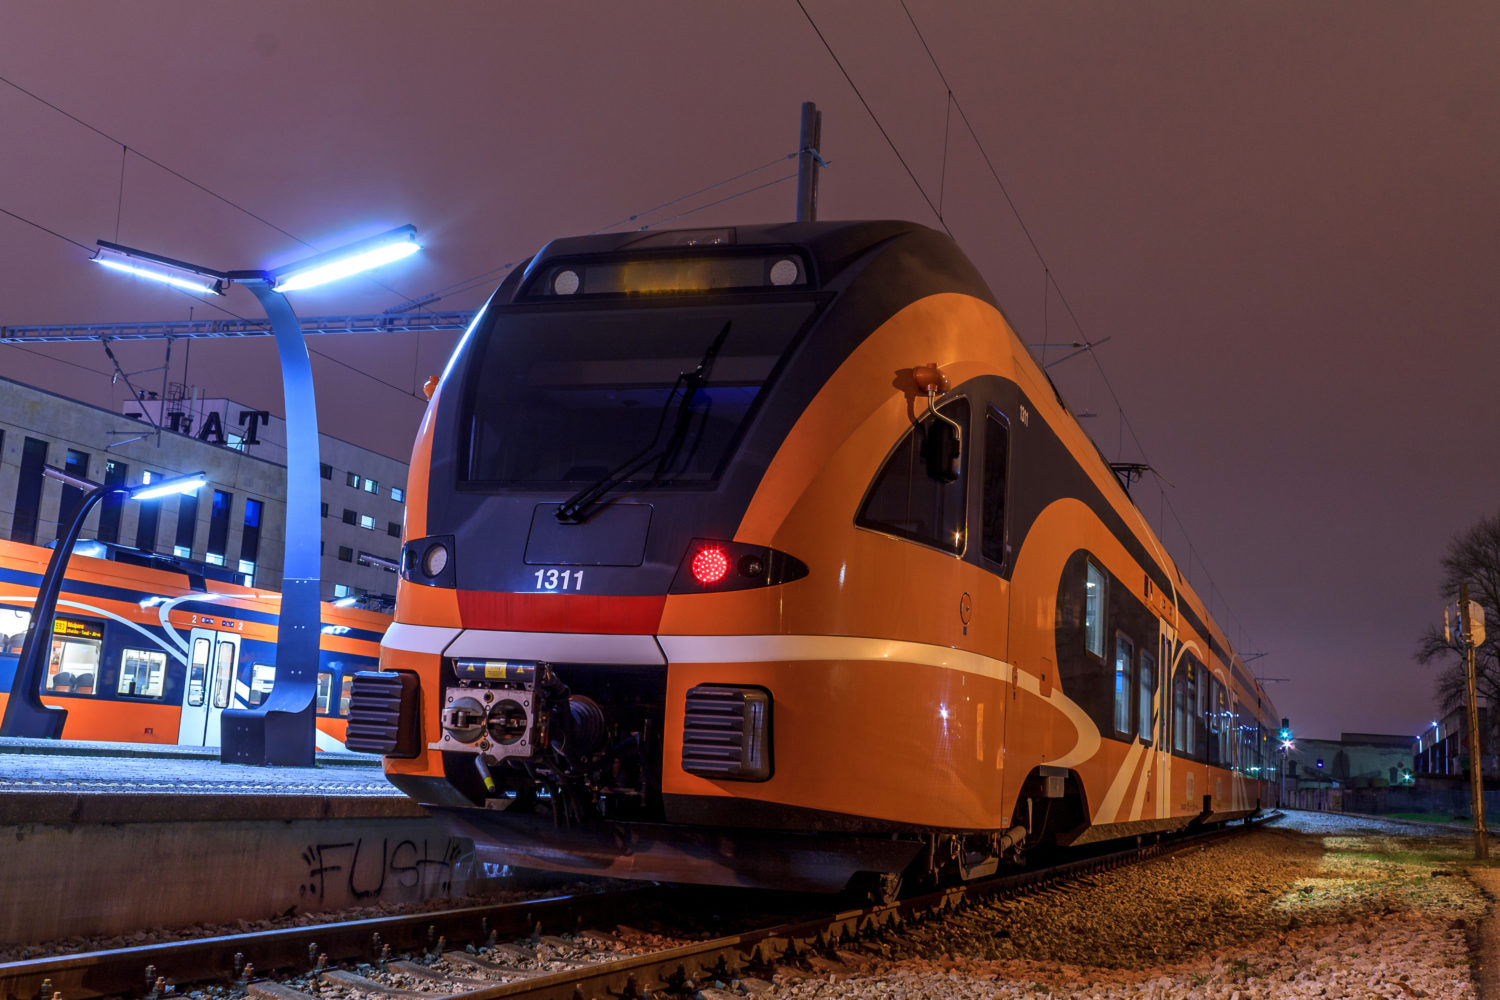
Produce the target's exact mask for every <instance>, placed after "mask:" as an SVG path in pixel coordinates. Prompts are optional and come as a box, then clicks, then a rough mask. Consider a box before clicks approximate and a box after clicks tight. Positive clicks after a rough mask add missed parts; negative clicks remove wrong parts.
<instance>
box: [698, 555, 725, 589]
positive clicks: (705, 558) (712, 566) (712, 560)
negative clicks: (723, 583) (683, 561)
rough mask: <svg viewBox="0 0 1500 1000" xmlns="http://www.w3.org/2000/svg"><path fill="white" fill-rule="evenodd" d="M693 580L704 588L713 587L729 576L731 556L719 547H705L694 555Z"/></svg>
mask: <svg viewBox="0 0 1500 1000" xmlns="http://www.w3.org/2000/svg"><path fill="white" fill-rule="evenodd" d="M690 568H691V569H692V573H693V579H694V580H697V581H698V582H699V583H701V584H702V585H703V586H705V587H708V586H712V585H713V584H715V583H718V582H719V581H720V580H722V579H724V577H726V576H728V575H729V555H728V553H726V552H725V551H724V549H723V548H722V547H721V546H718V545H705V546H704V547H703V548H701V549H699V550H698V551H697V552H695V553H693V562H692V565H691V567H690Z"/></svg>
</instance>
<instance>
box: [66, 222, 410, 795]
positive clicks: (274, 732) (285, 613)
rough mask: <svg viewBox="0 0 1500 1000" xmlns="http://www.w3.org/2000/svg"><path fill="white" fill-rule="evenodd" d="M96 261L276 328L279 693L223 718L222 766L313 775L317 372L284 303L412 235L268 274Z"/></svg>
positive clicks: (128, 252) (115, 249) (116, 252)
mask: <svg viewBox="0 0 1500 1000" xmlns="http://www.w3.org/2000/svg"><path fill="white" fill-rule="evenodd" d="M96 242H97V243H98V245H99V255H98V256H97V257H95V258H94V259H95V260H96V261H97V262H98V263H100V264H104V265H106V266H109V267H112V268H114V269H116V270H127V271H129V272H130V273H132V274H136V275H139V276H141V277H144V278H148V279H150V280H153V281H161V282H164V283H166V284H171V285H177V286H178V287H182V285H181V283H182V282H186V283H187V284H188V286H190V290H192V291H195V292H201V293H203V294H209V295H213V294H217V295H223V294H224V293H225V290H226V289H227V288H228V287H229V286H230V285H232V284H236V283H238V284H241V285H244V286H245V287H246V288H247V289H249V290H250V292H251V294H253V295H254V296H255V298H256V301H258V302H259V303H260V306H261V309H263V310H264V311H265V314H266V318H267V319H268V320H270V323H271V332H272V334H274V335H275V337H276V353H277V355H278V357H279V358H280V360H281V391H282V399H283V406H284V408H285V410H286V531H285V533H284V534H285V546H286V548H285V554H284V556H283V558H282V582H281V616H280V621H279V624H278V627H277V633H276V683H275V685H274V686H273V687H272V688H271V694H270V696H269V697H268V698H266V700H265V701H264V702H262V703H261V704H260V705H258V706H257V707H255V708H251V709H228V710H226V711H225V712H224V714H223V716H222V717H221V723H220V725H221V727H222V728H221V730H220V741H219V743H220V749H219V759H220V760H221V761H223V762H225V763H235V764H291V765H298V766H303V767H311V766H313V764H314V762H315V757H316V742H315V736H314V726H315V719H316V716H315V711H314V710H315V705H316V699H317V691H318V637H319V636H320V635H321V634H322V615H321V614H320V612H319V606H318V605H319V600H320V594H319V593H318V591H319V575H320V551H319V548H320V546H319V542H320V541H321V538H322V525H321V521H322V515H321V513H320V500H321V490H320V488H319V485H318V482H319V479H320V478H321V477H320V475H319V464H320V462H319V455H318V410H317V403H316V396H315V394H314V391H313V379H312V364H311V362H310V361H309V360H308V356H307V344H306V342H305V341H304V340H303V337H302V325H301V324H300V323H298V321H297V315H296V313H294V312H293V311H292V307H291V305H290V303H288V302H287V300H286V297H285V295H284V294H283V293H285V292H287V291H292V290H296V289H302V288H311V287H313V286H314V285H321V284H324V283H326V282H330V281H336V280H338V279H340V278H345V277H348V276H350V275H353V274H357V273H360V272H362V271H366V270H369V269H370V268H374V267H379V266H381V265H382V264H387V263H390V262H391V261H394V260H399V259H401V258H402V257H406V256H409V255H410V254H413V253H415V252H416V251H418V250H420V249H421V246H420V244H418V243H417V230H416V227H414V226H401V227H399V228H397V229H392V230H390V231H389V232H386V233H381V234H380V235H378V236H373V237H371V238H369V239H366V240H360V241H359V242H357V243H351V244H348V245H346V246H343V247H340V248H338V249H337V250H333V251H330V252H328V253H322V254H317V255H315V256H312V257H308V258H306V259H304V260H299V261H296V262H294V263H291V264H287V265H285V266H283V267H279V268H276V269H275V270H271V271H218V270H214V269H213V268H208V267H202V266H200V265H197V264H193V263H190V262H188V261H183V260H177V259H175V258H172V257H163V256H161V255H160V254H153V253H148V252H146V251H144V250H137V249H134V248H132V247H127V246H122V245H120V244H118V243H110V242H108V241H106V240H98V241H96Z"/></svg>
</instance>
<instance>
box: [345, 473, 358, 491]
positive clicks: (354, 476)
mask: <svg viewBox="0 0 1500 1000" xmlns="http://www.w3.org/2000/svg"><path fill="white" fill-rule="evenodd" d="M344 482H346V483H348V484H349V485H350V486H353V487H354V488H355V489H359V473H357V472H351V473H349V474H348V475H347V476H345V477H344Z"/></svg>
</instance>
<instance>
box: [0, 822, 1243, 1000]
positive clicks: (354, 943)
mask: <svg viewBox="0 0 1500 1000" xmlns="http://www.w3.org/2000/svg"><path fill="white" fill-rule="evenodd" d="M1246 825H1247V826H1248V821H1247V823H1246ZM1234 832H1237V831H1235V830H1231V829H1229V828H1227V827H1226V828H1221V829H1218V830H1213V831H1208V832H1205V833H1200V834H1197V835H1191V836H1186V837H1175V838H1172V839H1170V840H1166V841H1159V842H1156V843H1152V844H1148V845H1143V846H1138V847H1133V848H1129V849H1126V850H1119V851H1113V852H1110V853H1103V854H1098V855H1093V856H1089V857H1083V858H1075V859H1071V860H1068V861H1065V862H1062V863H1060V864H1056V865H1050V866H1048V867H1045V868H1039V869H1035V870H1028V871H1022V872H1018V873H1014V874H1010V875H1004V876H1000V877H996V878H990V879H986V880H984V881H981V882H973V883H969V884H966V885H961V886H956V887H951V888H945V889H940V890H937V891H935V892H930V893H927V894H925V895H921V896H917V897H913V898H911V899H907V900H902V901H899V902H895V903H888V904H882V905H875V906H869V907H865V908H862V909H854V910H843V911H838V912H834V913H825V914H822V915H819V916H816V917H813V918H810V919H806V920H798V921H794V922H791V923H782V924H778V925H776V926H772V927H766V928H762V929H758V930H752V931H748V932H745V933H741V934H734V935H729V936H724V937H718V938H714V939H712V940H708V941H702V942H697V943H694V944H689V945H683V946H680V947H676V948H671V949H667V950H664V951H658V952H652V953H650V954H647V955H638V956H633V957H628V958H621V959H615V960H611V961H606V962H600V963H596V964H592V965H585V966H582V967H580V968H575V969H566V970H562V971H558V972H552V973H546V974H542V975H536V974H535V973H532V974H530V975H529V976H528V977H527V978H526V979H524V980H521V981H518V982H510V983H501V984H496V985H494V986H487V987H483V988H479V989H474V990H470V991H466V992H461V993H455V994H440V993H432V994H429V996H430V997H431V998H432V1000H509V998H513V997H527V998H533V1000H580V998H588V997H631V996H638V995H641V994H644V993H647V992H651V991H656V990H661V989H684V988H688V987H692V986H694V985H696V984H699V983H701V981H702V980H704V979H706V978H709V977H713V978H718V979H724V980H728V979H732V978H735V977H737V976H739V975H740V974H741V973H742V972H744V971H745V970H749V969H765V968H767V967H769V966H772V965H774V964H776V963H778V962H787V961H794V960H796V959H797V958H798V957H800V956H802V955H807V954H816V953H818V952H821V951H828V950H830V949H832V948H834V947H835V946H837V945H839V944H840V943H843V942H848V941H853V940H855V939H858V938H860V937H865V936H869V935H872V934H878V933H882V932H885V931H888V930H890V929H893V928H898V927H900V926H903V925H905V924H908V923H919V922H923V921H926V920H929V919H935V918H939V917H941V916H943V915H944V914H947V913H952V912H956V911H957V910H959V909H961V908H963V907H965V906H970V905H974V904H976V903H979V902H982V901H983V900H985V899H987V898H989V897H992V896H998V895H1006V894H1019V893H1025V892H1028V891H1031V890H1034V889H1037V888H1039V887H1042V886H1045V885H1051V884H1055V883H1059V882H1064V881H1067V880H1069V879H1073V878H1077V877H1080V876H1083V875H1087V874H1092V873H1094V872H1098V871H1103V870H1107V869H1110V868H1117V867H1120V866H1122V865H1125V864H1131V863H1135V862H1139V861H1144V860H1146V859H1148V858H1152V857H1156V856H1158V855H1161V854H1168V853H1176V852H1178V851H1181V850H1186V849H1188V848H1191V847H1195V846H1200V845H1202V844H1203V843H1205V842H1207V841H1211V840H1216V839H1219V838H1221V837H1224V836H1226V835H1228V834H1231V833H1234ZM673 895H674V894H673V893H671V892H670V891H669V890H667V891H664V888H663V887H662V886H660V885H655V884H648V885H643V886H638V887H632V888H629V889H624V890H620V891H616V892H610V893H590V894H586V895H571V896H555V897H548V898H543V899H531V900H523V901H519V902H515V903H504V904H496V905H494V906H477V907H467V908H464V909H456V910H442V911H435V912H430V913H417V914H407V915H402V916H396V917H377V918H370V919H364V920H354V921H346V922H341V923H326V924H313V925H309V926H303V927H291V928H283V929H280V930H273V931H260V932H252V933H247V934H232V935H226V936H223V937H214V938H203V939H197V940H187V941H177V942H170V943H165V944H152V945H140V946H136V947H130V948H120V949H113V950H109V951H97V952H89V953H85V954H78V955H66V956H57V957H52V958H41V959H33V960H28V961H22V962H10V963H3V964H0V998H3V1000H34V998H36V997H37V996H38V995H39V993H40V992H41V991H42V989H43V984H44V982H50V983H51V990H52V991H53V992H56V993H61V994H62V996H63V1000H89V998H93V997H100V996H120V995H142V994H145V993H147V992H148V991H149V990H150V989H151V987H152V985H153V981H154V978H155V974H156V973H155V971H154V970H160V971H161V973H162V974H163V975H164V976H167V977H168V978H169V981H170V982H171V983H172V984H173V985H174V986H184V985H187V984H191V983H199V982H214V981H217V982H228V981H234V980H236V979H238V980H239V981H240V982H242V983H246V984H247V985H249V984H248V982H247V979H248V977H247V976H246V975H245V973H244V971H243V969H242V966H243V965H245V964H246V963H248V964H250V965H252V966H253V967H254V969H255V970H258V971H259V972H260V973H268V972H273V971H285V970H293V969H295V970H300V971H302V972H307V971H313V970H316V969H317V965H316V963H317V961H318V959H319V957H320V955H326V956H327V957H328V958H329V959H330V960H331V961H335V962H337V961H349V960H358V959H360V958H361V956H363V959H364V960H365V961H368V962H370V963H372V964H378V963H379V962H380V961H381V958H382V955H383V953H384V952H385V951H386V949H387V948H388V949H389V950H390V951H400V950H408V949H431V950H441V949H438V948H437V947H436V945H435V942H436V941H437V939H438V938H440V937H445V938H449V939H450V940H453V941H473V942H474V943H476V944H481V943H483V939H484V938H485V937H486V936H487V935H491V934H493V935H495V936H501V937H503V936H507V935H509V936H513V937H521V936H526V935H532V934H536V933H538V932H539V930H540V928H541V927H552V928H555V929H557V930H563V929H567V930H573V929H577V928H581V927H583V926H585V925H586V924H589V923H594V922H600V923H602V922H605V921H614V922H615V923H620V922H635V921H639V920H640V919H641V916H642V914H643V912H645V911H647V910H649V909H652V908H655V907H658V906H665V905H666V903H667V902H669V901H670V898H671V897H672V896H673ZM476 929H478V930H479V931H480V933H478V934H476ZM148 967H150V968H148ZM330 971H331V970H330ZM254 985H255V986H256V987H257V988H258V989H259V993H260V994H261V995H263V996H264V995H270V994H274V995H277V996H281V995H283V994H285V995H286V996H291V995H292V994H293V993H294V991H290V990H287V989H286V988H285V987H281V986H278V985H276V984H275V983H269V984H264V986H262V984H259V983H256V984H254ZM252 992H253V991H252ZM386 992H387V993H388V994H390V995H391V996H403V997H405V996H409V995H410V991H401V990H396V989H394V988H392V989H390V990H387V991H386ZM153 995H154V994H153Z"/></svg>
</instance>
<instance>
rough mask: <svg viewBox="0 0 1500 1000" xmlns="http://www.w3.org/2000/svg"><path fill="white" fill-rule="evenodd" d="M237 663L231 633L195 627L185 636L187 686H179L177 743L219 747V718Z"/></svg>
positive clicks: (236, 637) (229, 694)
mask: <svg viewBox="0 0 1500 1000" xmlns="http://www.w3.org/2000/svg"><path fill="white" fill-rule="evenodd" d="M239 660H240V637H239V635H238V634H237V633H234V632H214V631H211V630H209V629H205V628H195V629H193V631H192V633H191V634H190V635H189V636H188V666H187V683H186V684H185V685H183V695H182V723H181V725H180V726H179V727H178V731H177V742H178V743H179V744H182V745H184V746H195V747H216V746H218V745H219V717H220V716H221V715H223V713H224V709H226V708H228V707H229V702H230V698H231V697H232V695H233V693H234V678H235V672H236V669H237V668H238V666H239Z"/></svg>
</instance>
